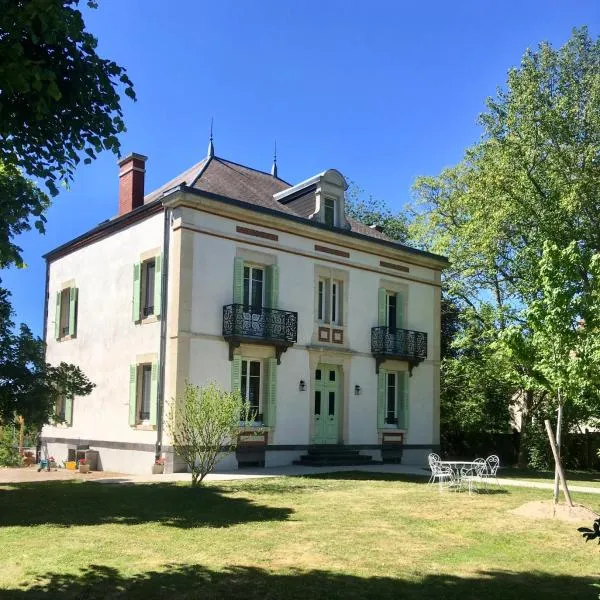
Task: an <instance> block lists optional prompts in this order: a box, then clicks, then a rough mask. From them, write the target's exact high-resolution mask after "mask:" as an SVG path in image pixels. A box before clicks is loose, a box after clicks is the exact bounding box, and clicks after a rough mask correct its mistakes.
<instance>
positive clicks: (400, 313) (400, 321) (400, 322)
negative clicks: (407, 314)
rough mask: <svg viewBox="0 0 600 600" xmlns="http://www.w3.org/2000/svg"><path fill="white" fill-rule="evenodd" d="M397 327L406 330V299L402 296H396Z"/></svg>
mask: <svg viewBox="0 0 600 600" xmlns="http://www.w3.org/2000/svg"><path fill="white" fill-rule="evenodd" d="M396 327H397V328H398V329H404V298H403V296H402V294H396Z"/></svg>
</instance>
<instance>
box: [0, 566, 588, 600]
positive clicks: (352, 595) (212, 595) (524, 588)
mask: <svg viewBox="0 0 600 600" xmlns="http://www.w3.org/2000/svg"><path fill="white" fill-rule="evenodd" d="M596 586H597V580H594V579H592V578H589V577H577V576H557V575H551V574H547V573H532V572H524V573H514V572H507V571H492V572H481V573H478V574H477V576H476V577H470V578H469V577H456V576H453V575H438V574H435V575H427V576H425V577H423V578H421V579H419V580H406V579H396V578H393V577H371V578H364V577H357V576H354V575H345V574H341V573H331V572H328V571H292V572H287V573H273V572H269V571H266V570H263V569H259V568H253V567H232V568H229V569H226V570H224V571H213V570H210V569H207V568H205V567H203V566H201V565H167V566H166V569H165V570H164V571H148V572H144V573H138V574H135V575H133V576H130V577H126V576H125V575H123V574H122V573H120V572H119V571H118V570H116V569H113V568H110V567H106V566H97V565H91V566H90V567H89V568H88V569H86V570H83V571H81V572H80V573H77V574H58V573H47V574H46V575H44V576H41V577H40V578H39V579H38V580H37V581H36V582H35V583H34V584H33V585H32V586H31V587H29V588H28V589H14V588H13V589H10V590H0V600H9V599H10V600H37V599H48V598H61V599H64V600H72V599H75V598H77V599H79V598H85V599H86V600H96V599H100V598H102V599H116V598H121V599H125V598H126V599H127V600H136V599H140V600H141V599H144V600H147V599H154V598H177V599H178V600H190V599H194V598H199V599H200V598H202V600H210V599H221V598H244V600H254V599H256V600H265V599H277V600H291V599H294V600H300V599H305V598H310V599H311V600H317V599H320V598H323V599H327V600H331V599H335V598H344V600H353V599H359V598H373V599H377V600H392V599H393V600H399V599H402V600H404V599H411V598H413V599H416V598H444V599H447V600H453V599H456V600H465V599H468V598H486V600H492V599H496V598H502V599H503V600H507V599H513V598H515V599H516V598H518V599H520V598H525V597H534V598H562V599H565V598H567V599H568V598H577V599H578V600H583V599H585V598H597V597H598V591H599V588H598V587H596Z"/></svg>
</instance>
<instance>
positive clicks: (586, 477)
mask: <svg viewBox="0 0 600 600" xmlns="http://www.w3.org/2000/svg"><path fill="white" fill-rule="evenodd" d="M566 476H567V484H568V485H569V486H571V485H575V486H581V487H600V473H599V472H598V471H567V472H566ZM498 477H506V478H511V479H521V480H523V481H536V482H539V483H554V471H534V470H532V469H517V468H504V469H500V471H499V472H498Z"/></svg>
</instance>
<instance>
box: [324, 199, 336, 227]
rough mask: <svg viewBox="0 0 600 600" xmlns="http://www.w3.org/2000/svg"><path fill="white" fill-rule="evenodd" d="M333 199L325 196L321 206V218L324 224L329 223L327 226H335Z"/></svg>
mask: <svg viewBox="0 0 600 600" xmlns="http://www.w3.org/2000/svg"><path fill="white" fill-rule="evenodd" d="M335 208H336V207H335V200H334V199H333V198H325V203H324V207H323V210H324V212H323V220H324V222H325V225H329V227H335V224H336V223H335V221H336V219H335Z"/></svg>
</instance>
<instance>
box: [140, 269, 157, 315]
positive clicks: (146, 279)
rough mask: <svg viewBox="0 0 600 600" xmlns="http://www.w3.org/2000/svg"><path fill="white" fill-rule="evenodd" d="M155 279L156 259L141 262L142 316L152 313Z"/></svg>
mask: <svg viewBox="0 0 600 600" xmlns="http://www.w3.org/2000/svg"><path fill="white" fill-rule="evenodd" d="M155 280H156V259H154V258H153V259H152V260H147V261H145V262H143V263H142V300H143V302H142V317H143V318H146V317H150V316H152V315H153V314H154V290H155Z"/></svg>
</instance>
